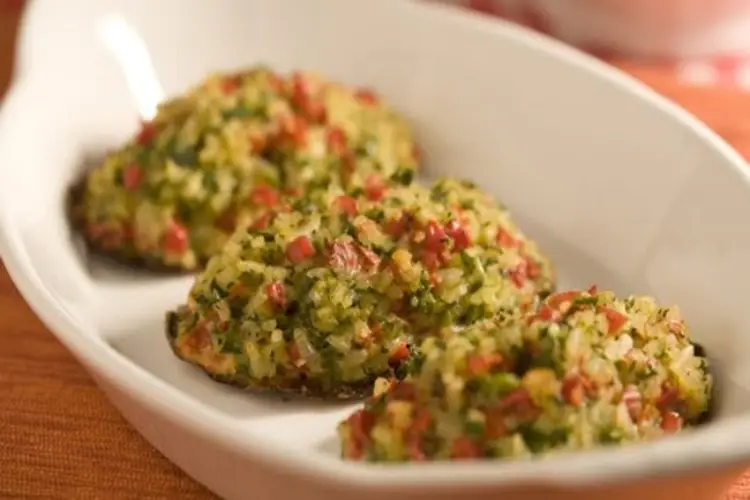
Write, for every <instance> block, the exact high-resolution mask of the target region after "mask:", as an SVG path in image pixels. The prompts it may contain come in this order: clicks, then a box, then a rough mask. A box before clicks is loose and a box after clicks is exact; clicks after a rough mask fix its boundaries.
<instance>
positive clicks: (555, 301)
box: [546, 290, 581, 311]
mask: <svg viewBox="0 0 750 500" xmlns="http://www.w3.org/2000/svg"><path fill="white" fill-rule="evenodd" d="M579 295H581V292H580V291H579V290H567V291H565V292H558V293H555V294H552V295H550V296H549V297H548V298H547V300H546V303H547V305H548V306H550V307H551V308H553V309H555V310H558V311H559V310H560V308H561V307H562V305H563V304H565V303H566V302H567V303H570V302H573V301H574V300H575V299H576V297H578V296H579Z"/></svg>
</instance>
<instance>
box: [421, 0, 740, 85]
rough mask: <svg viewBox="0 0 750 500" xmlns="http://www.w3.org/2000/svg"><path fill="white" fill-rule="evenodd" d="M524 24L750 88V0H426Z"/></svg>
mask: <svg viewBox="0 0 750 500" xmlns="http://www.w3.org/2000/svg"><path fill="white" fill-rule="evenodd" d="M426 1H432V2H438V3H447V4H452V5H456V6H461V7H465V8H468V9H470V10H473V11H477V12H481V13H484V14H488V15H492V16H498V17H502V18H505V19H508V20H511V21H514V22H517V23H519V24H523V25H525V26H527V27H529V28H532V29H534V30H536V31H539V32H541V33H544V34H547V35H550V36H553V37H556V38H558V39H560V40H562V41H564V42H567V43H569V44H571V45H575V46H577V47H579V48H581V49H583V50H586V51H587V52H590V53H592V54H594V55H596V56H598V57H600V58H603V59H608V60H611V59H646V60H652V61H658V62H659V64H662V65H664V64H669V65H672V66H673V67H674V69H675V72H676V74H677V76H678V77H681V78H682V79H683V80H685V81H687V82H689V83H693V84H697V85H736V86H739V87H741V88H747V89H750V0H426Z"/></svg>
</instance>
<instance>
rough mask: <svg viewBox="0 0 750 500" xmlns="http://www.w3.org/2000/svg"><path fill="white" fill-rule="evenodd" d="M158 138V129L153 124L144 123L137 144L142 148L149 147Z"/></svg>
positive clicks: (137, 137)
mask: <svg viewBox="0 0 750 500" xmlns="http://www.w3.org/2000/svg"><path fill="white" fill-rule="evenodd" d="M155 136H156V127H155V126H154V124H153V123H151V122H143V123H142V124H141V130H140V131H139V132H138V135H137V136H136V142H137V143H138V145H140V146H148V145H149V144H151V141H153V140H154V137H155Z"/></svg>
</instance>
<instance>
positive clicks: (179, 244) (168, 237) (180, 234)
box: [164, 220, 189, 255]
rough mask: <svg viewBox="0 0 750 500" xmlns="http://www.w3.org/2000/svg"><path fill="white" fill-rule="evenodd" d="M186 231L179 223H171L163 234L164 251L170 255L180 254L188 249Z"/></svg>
mask: <svg viewBox="0 0 750 500" xmlns="http://www.w3.org/2000/svg"><path fill="white" fill-rule="evenodd" d="M188 240H189V237H188V230H187V228H186V227H185V226H184V225H183V224H182V223H180V222H177V221H174V220H173V221H172V222H171V223H170V224H169V226H168V227H167V232H166V233H165V234H164V249H165V250H166V251H167V252H168V253H171V254H176V255H179V254H182V253H185V251H186V250H187V249H188Z"/></svg>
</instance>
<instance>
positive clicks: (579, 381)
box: [561, 374, 596, 406]
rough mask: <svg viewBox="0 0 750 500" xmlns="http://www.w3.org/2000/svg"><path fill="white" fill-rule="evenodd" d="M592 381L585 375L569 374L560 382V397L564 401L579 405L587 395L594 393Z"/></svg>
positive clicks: (590, 395)
mask: <svg viewBox="0 0 750 500" xmlns="http://www.w3.org/2000/svg"><path fill="white" fill-rule="evenodd" d="M595 389H596V388H595V387H594V384H593V382H592V381H591V380H590V379H589V378H588V377H586V376H585V375H580V374H576V375H569V376H567V377H565V379H564V380H563V383H562V389H561V393H562V397H563V399H564V400H565V402H566V403H568V404H571V405H573V406H581V405H582V404H583V402H584V401H585V400H586V398H587V397H592V396H594V395H595V392H596V391H595Z"/></svg>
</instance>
